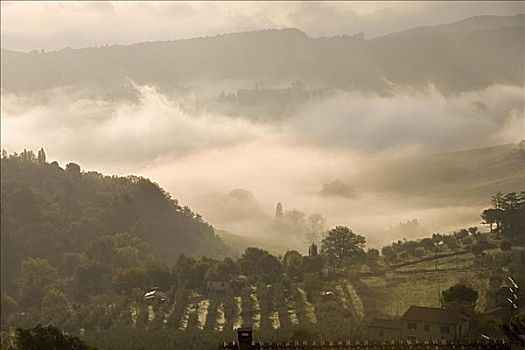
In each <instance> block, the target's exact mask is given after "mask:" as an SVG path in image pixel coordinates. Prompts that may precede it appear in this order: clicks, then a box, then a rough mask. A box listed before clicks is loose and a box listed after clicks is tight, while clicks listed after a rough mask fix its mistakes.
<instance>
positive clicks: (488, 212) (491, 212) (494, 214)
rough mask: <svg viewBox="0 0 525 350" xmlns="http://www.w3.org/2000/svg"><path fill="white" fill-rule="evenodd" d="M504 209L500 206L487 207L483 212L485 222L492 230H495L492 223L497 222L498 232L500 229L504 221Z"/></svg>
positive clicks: (482, 216)
mask: <svg viewBox="0 0 525 350" xmlns="http://www.w3.org/2000/svg"><path fill="white" fill-rule="evenodd" d="M503 214H504V212H503V210H502V209H499V208H495V209H485V210H483V212H482V213H481V218H482V219H483V223H484V224H488V225H490V232H491V233H492V232H494V230H493V228H492V225H493V224H496V232H499V231H500V225H501V222H502V221H503Z"/></svg>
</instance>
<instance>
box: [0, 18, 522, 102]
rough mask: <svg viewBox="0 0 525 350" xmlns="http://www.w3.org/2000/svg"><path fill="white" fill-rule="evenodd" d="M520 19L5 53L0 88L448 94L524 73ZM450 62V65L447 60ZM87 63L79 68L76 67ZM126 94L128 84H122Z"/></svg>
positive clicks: (513, 80)
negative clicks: (277, 88) (247, 86)
mask: <svg viewBox="0 0 525 350" xmlns="http://www.w3.org/2000/svg"><path fill="white" fill-rule="evenodd" d="M522 18H523V16H519V15H518V16H505V17H495V16H483V17H476V18H471V19H469V20H465V21H461V22H457V23H453V24H449V25H443V26H438V27H432V28H416V29H413V30H411V31H410V32H409V33H406V32H405V33H403V34H400V35H390V36H385V37H379V38H374V39H365V38H364V36H363V35H356V36H347V35H343V36H337V37H331V38H324V37H323V38H312V37H309V36H307V35H306V34H305V33H304V32H302V31H300V30H298V29H284V30H265V31H257V32H246V33H236V34H224V35H217V36H214V37H207V38H196V39H190V40H177V41H164V42H144V43H140V44H135V45H131V46H118V45H114V46H108V47H100V48H86V49H70V48H69V49H64V50H60V51H56V52H38V51H34V52H31V53H21V52H14V51H7V50H2V72H3V74H2V88H3V89H4V90H5V91H6V92H21V91H26V92H27V91H34V90H39V89H47V88H53V87H57V86H62V85H78V86H84V87H85V86H99V87H102V86H104V87H110V86H113V87H112V88H115V84H116V85H119V84H122V82H124V81H126V79H127V78H131V79H132V80H133V81H135V82H137V83H139V84H151V85H156V86H160V87H166V88H175V87H182V86H185V85H187V84H190V85H193V84H195V81H198V80H200V79H207V80H218V81H221V80H223V79H232V80H255V81H257V80H263V81H265V82H270V83H271V82H273V83H279V82H283V81H290V80H294V79H300V80H303V81H305V82H308V83H317V84H320V85H323V86H329V87H333V88H340V89H353V88H358V89H372V90H379V91H385V89H388V87H389V86H390V84H391V83H394V84H397V85H400V86H412V87H422V86H423V87H426V86H427V85H428V84H430V83H432V84H434V85H435V86H436V87H437V88H438V89H439V90H441V91H443V92H444V93H453V92H460V91H467V90H472V89H480V88H483V87H487V86H490V85H492V84H509V85H519V84H521V83H522V80H523V79H522V77H523V42H524V35H523V33H524V32H523V20H522ZM444 63H445V64H444ZM79 68H81V69H79ZM119 89H120V92H122V86H120V88H119Z"/></svg>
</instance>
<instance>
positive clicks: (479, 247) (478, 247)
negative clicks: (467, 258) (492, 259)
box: [472, 243, 485, 256]
mask: <svg viewBox="0 0 525 350" xmlns="http://www.w3.org/2000/svg"><path fill="white" fill-rule="evenodd" d="M484 250H485V246H484V244H482V243H476V244H474V245H473V246H472V253H473V254H474V255H476V256H479V255H481V253H483V251H484Z"/></svg>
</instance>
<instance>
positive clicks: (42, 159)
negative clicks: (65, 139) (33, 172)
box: [37, 148, 46, 164]
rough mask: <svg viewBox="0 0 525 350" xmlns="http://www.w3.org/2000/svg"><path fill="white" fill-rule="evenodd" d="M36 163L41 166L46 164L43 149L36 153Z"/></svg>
mask: <svg viewBox="0 0 525 350" xmlns="http://www.w3.org/2000/svg"><path fill="white" fill-rule="evenodd" d="M37 161H38V163H41V164H44V163H46V152H45V151H44V148H41V149H40V151H38V155H37Z"/></svg>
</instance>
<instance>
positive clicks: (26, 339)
mask: <svg viewBox="0 0 525 350" xmlns="http://www.w3.org/2000/svg"><path fill="white" fill-rule="evenodd" d="M15 349H16V350H90V349H94V348H92V347H89V346H87V345H86V344H84V342H83V341H82V340H80V338H78V337H75V336H71V335H66V334H63V333H62V332H61V331H60V330H59V329H57V328H55V327H53V326H46V327H42V326H41V325H36V326H35V327H34V328H31V329H22V328H17V329H16V348H15Z"/></svg>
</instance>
